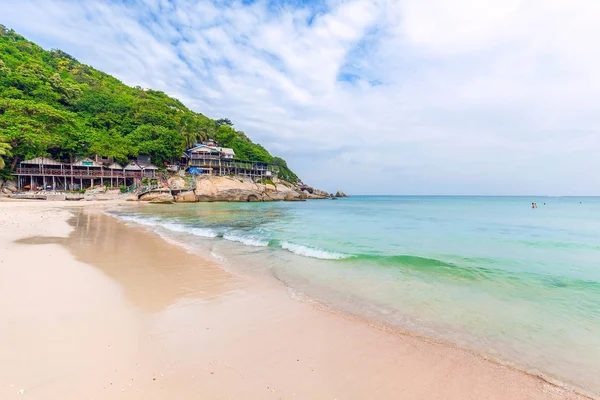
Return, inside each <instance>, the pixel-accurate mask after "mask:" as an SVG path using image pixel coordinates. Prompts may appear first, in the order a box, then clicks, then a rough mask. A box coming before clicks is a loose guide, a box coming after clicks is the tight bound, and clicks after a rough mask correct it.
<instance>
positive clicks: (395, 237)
mask: <svg viewBox="0 0 600 400" xmlns="http://www.w3.org/2000/svg"><path fill="white" fill-rule="evenodd" d="M532 202H537V205H538V208H537V209H532V208H531V203H532ZM111 214H113V215H115V216H117V217H119V218H122V219H124V220H125V221H127V223H130V224H134V225H143V226H145V227H147V228H148V229H151V230H153V231H156V232H157V233H158V234H160V235H162V236H165V237H168V238H169V239H171V240H174V241H176V242H178V243H180V244H181V245H183V246H186V247H187V248H189V249H191V250H197V251H201V252H206V253H207V254H208V253H210V254H212V256H213V257H215V258H217V259H218V260H220V262H222V263H223V264H224V265H225V266H226V267H231V268H234V269H236V270H238V271H246V272H248V273H258V274H271V275H273V276H275V277H277V278H278V279H280V280H281V281H283V282H284V283H285V284H286V285H287V286H288V287H289V288H290V292H291V293H292V294H293V296H296V297H298V298H300V299H305V300H308V299H311V300H315V301H318V302H320V303H321V304H323V305H325V306H328V307H331V308H334V309H338V310H342V311H344V312H347V313H351V314H353V315H357V316H359V317H362V318H367V319H369V320H372V321H375V322H377V323H380V324H383V325H386V326H391V327H394V328H397V329H400V330H403V331H408V332H411V333H413V334H416V335H420V336H427V337H430V338H434V339H438V340H442V341H446V342H451V343H454V344H457V345H459V346H461V347H465V348H468V349H471V350H473V351H476V352H478V353H481V354H484V355H485V356H486V357H489V358H493V359H496V360H498V361H500V362H503V363H507V364H510V365H514V366H516V367H518V368H521V369H524V370H526V371H529V372H532V373H536V374H540V375H542V376H544V377H546V378H548V379H550V380H552V381H559V382H563V383H565V384H567V385H568V386H574V387H577V388H579V389H583V390H584V391H586V392H588V393H591V394H595V395H599V394H600V198H590V197H583V198H576V197H417V196H414V197H413V196H406V197H397V196H394V197H391V196H390V197H386V196H356V197H350V198H346V199H340V200H337V201H331V200H314V201H308V202H276V203H198V204H177V205H173V206H164V205H155V206H152V205H150V206H148V207H136V208H132V209H121V210H117V211H112V212H111Z"/></svg>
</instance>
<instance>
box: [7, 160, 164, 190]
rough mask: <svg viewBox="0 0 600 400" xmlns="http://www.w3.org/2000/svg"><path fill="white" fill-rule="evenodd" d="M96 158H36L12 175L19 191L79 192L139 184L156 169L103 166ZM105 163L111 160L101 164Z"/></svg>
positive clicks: (151, 167) (145, 165)
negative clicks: (59, 159) (102, 186)
mask: <svg viewBox="0 0 600 400" xmlns="http://www.w3.org/2000/svg"><path fill="white" fill-rule="evenodd" d="M97 160H98V158H97V157H95V158H94V159H92V158H81V159H79V160H77V161H75V162H73V163H65V162H61V161H58V160H53V159H51V158H46V157H36V158H33V159H31V160H25V161H22V162H21V163H19V167H18V168H17V170H16V171H15V175H16V176H17V187H18V188H19V189H28V190H39V189H51V190H79V189H85V188H89V187H92V186H95V185H108V186H110V187H118V186H120V185H125V186H130V185H134V184H140V183H141V181H142V179H143V178H146V177H147V178H154V177H156V172H157V170H158V168H157V167H156V166H154V165H152V164H150V163H146V164H144V165H138V164H137V163H136V162H135V161H134V162H132V163H130V164H129V165H128V167H129V166H130V165H131V164H133V163H135V167H131V168H127V167H125V168H123V167H122V166H121V165H119V164H117V163H115V162H112V163H111V164H110V165H105V164H104V163H102V162H98V161H97ZM103 161H105V162H108V161H110V160H108V159H106V160H103Z"/></svg>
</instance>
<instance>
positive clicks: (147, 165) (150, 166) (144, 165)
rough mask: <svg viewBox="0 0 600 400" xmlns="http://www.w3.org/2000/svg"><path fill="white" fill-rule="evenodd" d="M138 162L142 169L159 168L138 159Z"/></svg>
mask: <svg viewBox="0 0 600 400" xmlns="http://www.w3.org/2000/svg"><path fill="white" fill-rule="evenodd" d="M137 164H138V165H139V166H140V167H142V169H158V167H157V166H156V165H154V164H150V163H147V162H143V161H138V162H137Z"/></svg>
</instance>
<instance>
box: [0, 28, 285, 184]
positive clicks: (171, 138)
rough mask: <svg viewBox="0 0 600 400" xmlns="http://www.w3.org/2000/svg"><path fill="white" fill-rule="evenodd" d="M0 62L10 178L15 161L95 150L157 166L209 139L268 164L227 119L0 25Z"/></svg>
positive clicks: (1, 122) (0, 116) (0, 119)
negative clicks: (147, 159) (143, 156)
mask: <svg viewBox="0 0 600 400" xmlns="http://www.w3.org/2000/svg"><path fill="white" fill-rule="evenodd" d="M0 58H1V59H0V138H4V139H5V143H6V144H8V145H9V146H11V149H10V155H8V154H7V150H6V146H3V152H4V153H5V154H3V160H7V157H12V159H10V161H6V163H7V164H8V165H7V167H8V170H6V171H7V172H9V173H10V171H9V170H14V168H15V167H16V165H17V163H18V161H19V160H22V159H26V158H33V157H37V156H49V157H54V158H73V157H74V156H91V155H93V154H94V153H97V154H99V155H103V156H109V157H114V158H115V159H117V160H119V161H121V162H126V161H127V160H128V159H129V158H130V157H132V156H136V155H138V154H139V153H148V154H150V155H151V156H152V158H153V162H155V163H161V162H163V161H171V160H172V159H173V158H179V157H180V155H181V152H182V151H185V149H186V146H187V147H191V146H192V145H193V144H194V143H196V142H198V141H202V140H205V139H209V138H210V139H216V140H217V142H218V143H219V144H220V145H222V146H225V147H231V148H233V149H234V151H235V152H236V154H237V156H238V157H239V158H241V159H249V160H256V161H263V162H271V160H272V159H273V157H272V156H271V154H269V152H268V151H267V150H266V149H264V148H263V147H262V146H260V145H258V144H255V143H252V141H251V140H250V139H249V138H248V137H247V136H246V135H245V134H244V132H242V131H238V130H236V129H234V128H233V122H231V120H229V119H228V118H221V119H219V120H217V121H215V120H213V119H210V118H208V117H206V116H205V115H203V114H200V113H196V112H193V111H191V110H190V109H188V108H187V107H186V106H185V105H184V104H183V103H182V102H181V101H179V100H178V99H175V98H172V97H169V96H168V95H167V94H165V93H163V92H161V91H158V90H152V89H142V88H140V87H137V88H133V87H129V86H126V85H125V84H123V83H122V82H120V81H119V80H118V79H116V78H114V77H112V76H110V75H108V74H105V73H103V72H101V71H98V70H96V69H94V68H92V67H90V66H87V65H84V64H81V63H80V62H78V61H77V59H76V58H75V57H73V56H71V55H69V54H67V53H65V52H63V51H61V50H52V51H46V50H44V49H43V48H41V47H40V46H38V45H36V44H35V43H32V42H30V41H28V40H27V39H25V38H24V37H22V36H20V35H19V34H17V33H16V32H15V31H13V30H10V29H7V28H5V27H3V26H1V25H0ZM285 168H286V172H285V174H286V176H288V175H289V176H292V175H290V174H293V173H292V172H291V171H289V169H287V167H285ZM288 171H289V172H288Z"/></svg>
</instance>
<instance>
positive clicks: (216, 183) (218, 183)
mask: <svg viewBox="0 0 600 400" xmlns="http://www.w3.org/2000/svg"><path fill="white" fill-rule="evenodd" d="M194 192H195V194H196V199H197V201H200V202H212V201H228V202H260V201H298V200H306V198H307V196H306V195H305V194H303V193H301V192H300V191H299V190H298V189H297V188H295V187H294V186H293V185H291V184H290V183H288V182H284V181H280V180H278V181H277V183H276V184H271V183H268V184H261V183H256V182H253V181H252V180H251V179H249V178H243V177H229V176H199V177H197V178H196V189H195V190H194ZM175 200H176V201H178V199H177V198H176V199H175Z"/></svg>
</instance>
